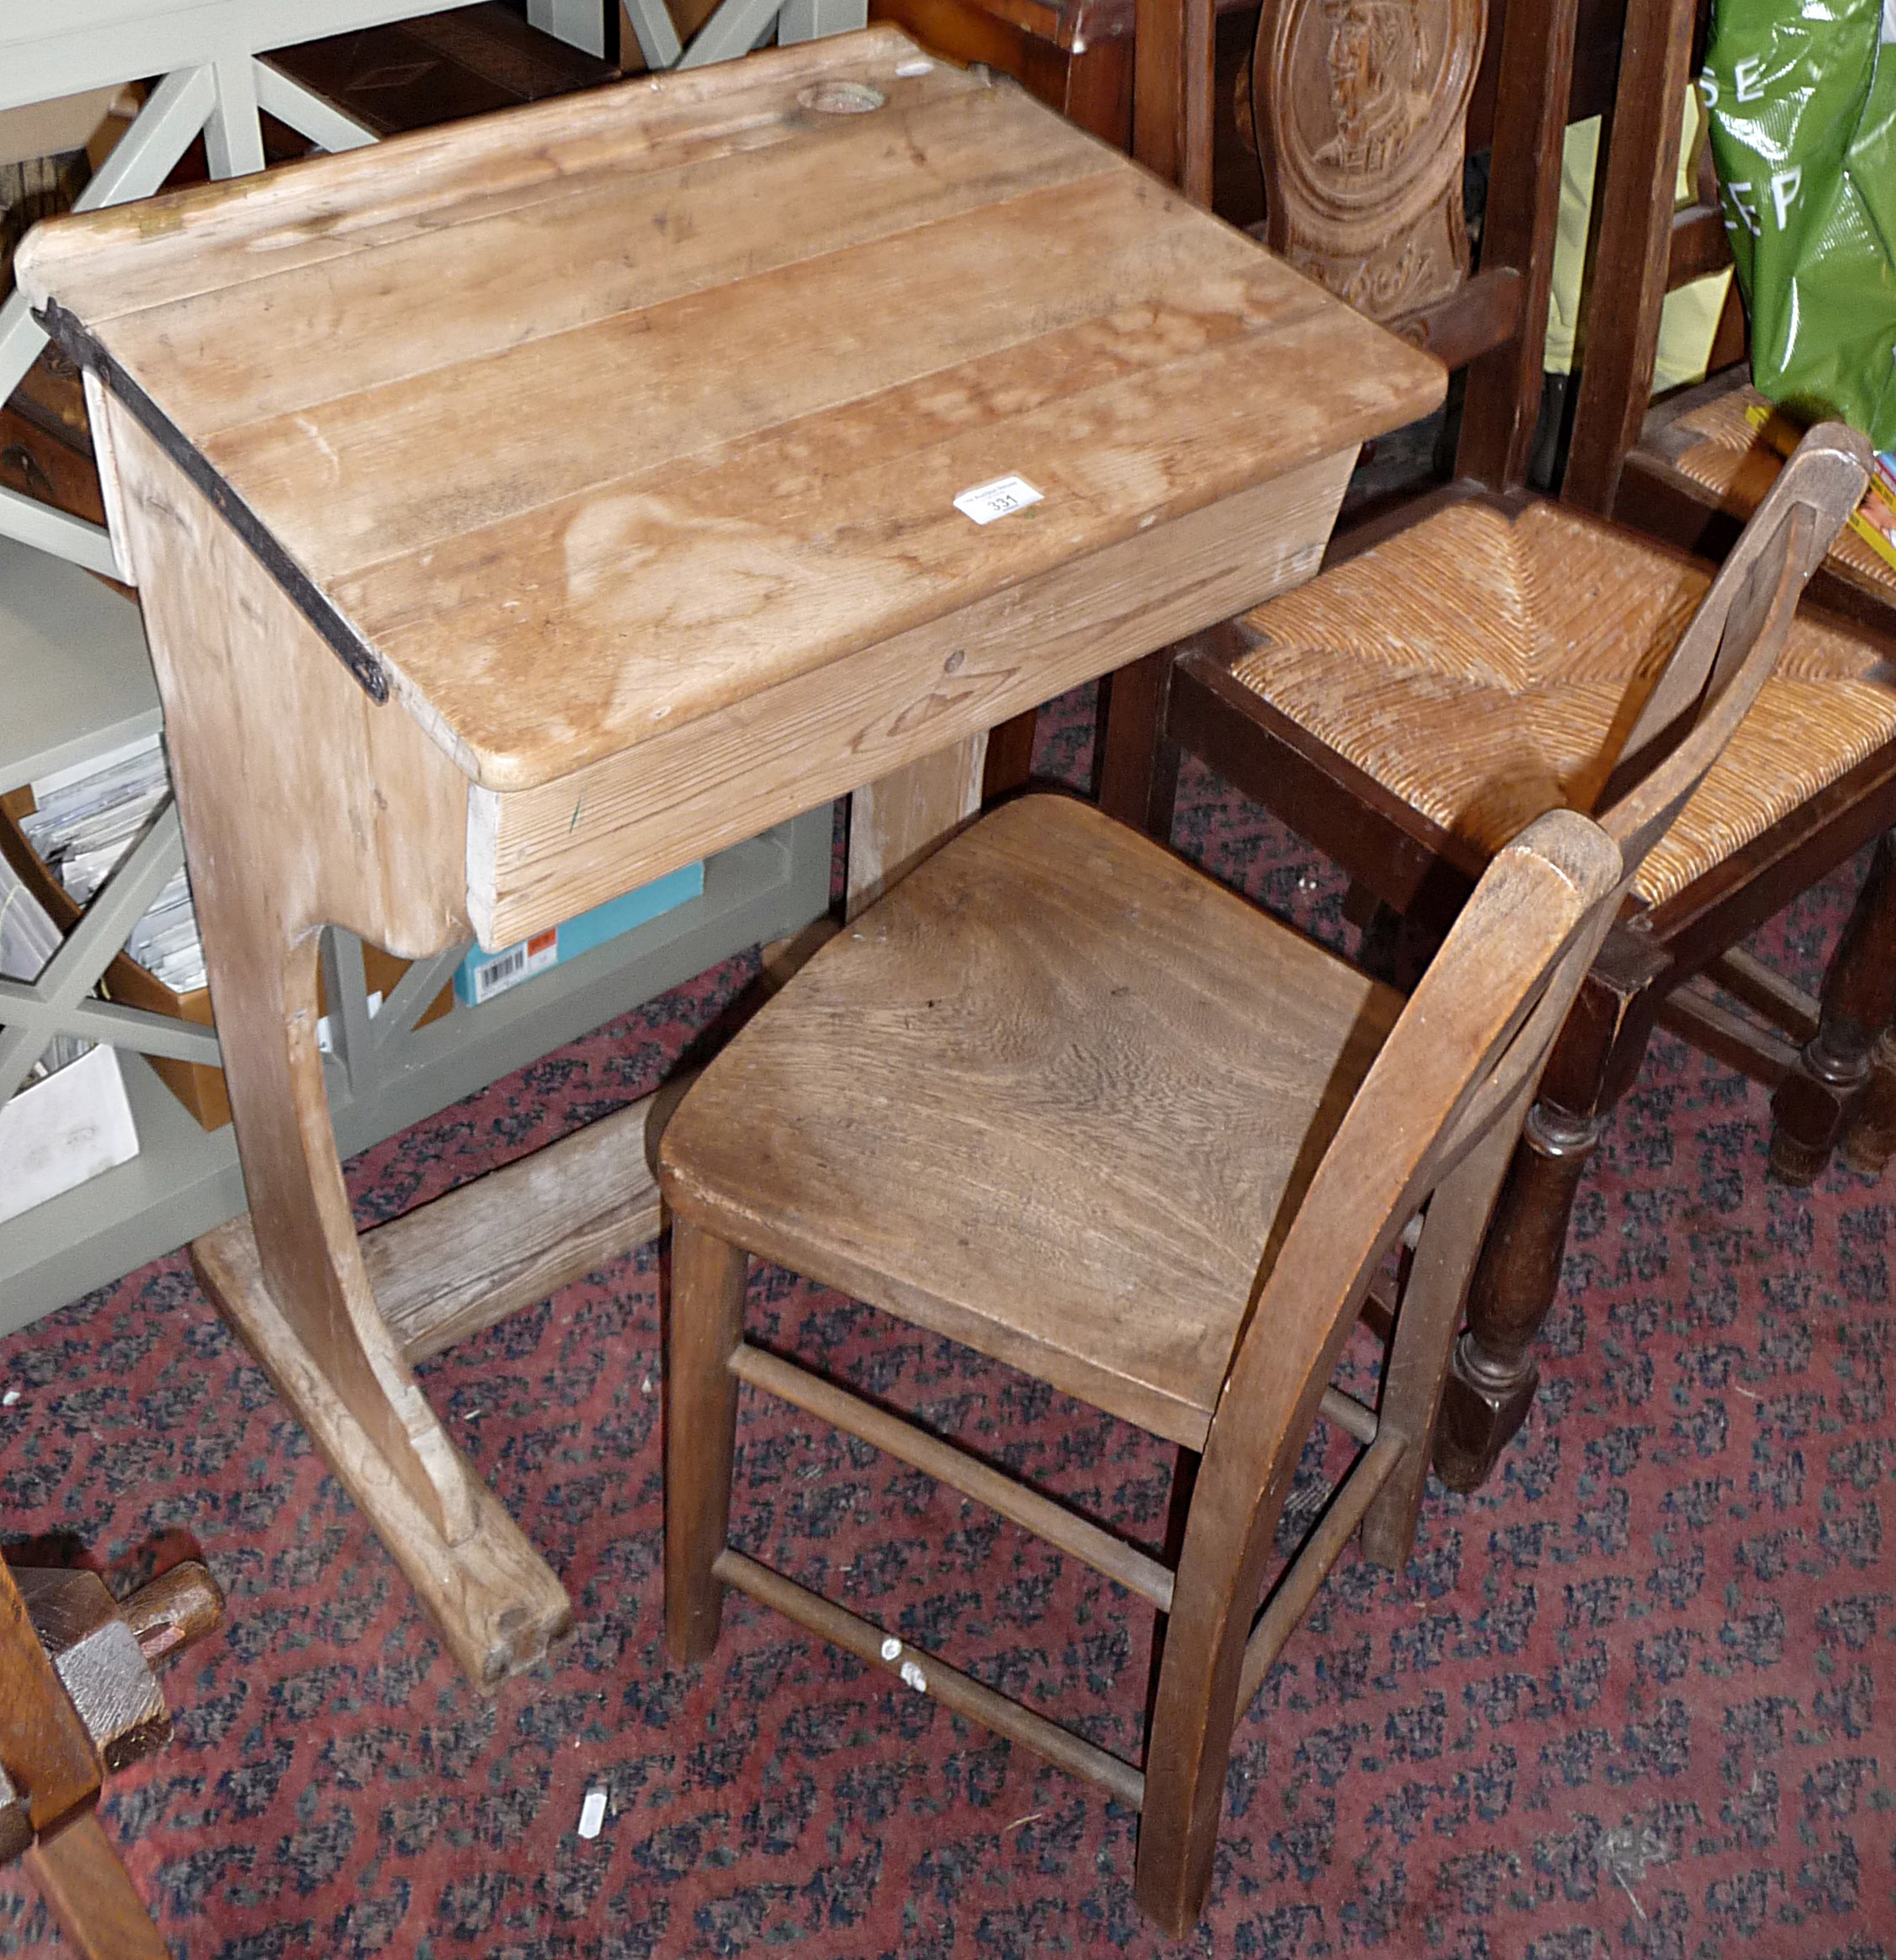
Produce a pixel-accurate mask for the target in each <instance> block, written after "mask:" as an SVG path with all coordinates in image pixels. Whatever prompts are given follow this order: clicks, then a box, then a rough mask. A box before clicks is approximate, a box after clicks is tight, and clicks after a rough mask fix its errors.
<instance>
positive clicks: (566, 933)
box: [454, 863, 704, 1007]
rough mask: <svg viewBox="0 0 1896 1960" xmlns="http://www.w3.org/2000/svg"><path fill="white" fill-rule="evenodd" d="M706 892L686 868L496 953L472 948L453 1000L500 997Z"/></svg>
mask: <svg viewBox="0 0 1896 1960" xmlns="http://www.w3.org/2000/svg"><path fill="white" fill-rule="evenodd" d="M703 892H704V865H703V864H702V863H697V864H687V865H685V866H684V867H683V868H682V869H680V870H677V871H672V872H668V873H667V874H666V875H665V876H664V877H663V878H655V879H653V880H652V881H651V884H641V885H640V887H639V889H638V890H636V891H629V892H626V893H624V895H622V896H620V897H619V898H610V899H608V900H606V902H605V903H604V904H603V906H593V908H592V911H589V912H582V913H581V914H580V915H579V916H578V917H577V918H576V919H568V920H566V922H565V923H564V924H561V925H558V926H549V927H547V928H546V930H545V931H544V932H535V933H534V936H533V937H532V938H530V939H521V940H518V941H517V942H516V943H514V944H513V945H512V946H503V947H502V948H501V949H500V951H499V952H498V953H483V952H482V951H481V948H479V947H478V946H476V947H475V948H472V949H471V950H470V952H469V953H468V956H467V958H466V959H464V960H463V961H462V962H461V964H459V966H458V967H457V968H455V969H454V998H455V999H456V1000H457V1001H460V1002H461V1004H462V1005H463V1006H464V1007H479V1006H480V1005H481V1002H482V1001H491V1000H492V999H493V997H494V996H495V995H497V994H504V993H505V992H506V991H507V989H508V988H509V987H517V986H518V985H519V984H520V983H521V981H522V980H531V979H532V978H533V976H534V975H535V974H536V973H544V972H545V971H546V970H547V969H549V968H550V967H555V966H557V965H558V964H560V961H561V960H562V959H578V958H579V956H580V954H581V953H590V952H591V951H592V948H594V947H595V946H603V945H604V944H605V943H606V942H607V940H608V939H616V938H618V937H619V934H620V933H621V932H630V931H631V930H632V928H633V927H635V926H642V925H644V924H645V922H646V921H647V920H648V919H656V917H658V916H659V915H660V913H661V912H669V911H672V910H674V909H675V908H676V907H677V906H682V905H684V904H685V903H687V902H688V900H692V899H694V898H698V897H699V896H700V895H702V894H703Z"/></svg>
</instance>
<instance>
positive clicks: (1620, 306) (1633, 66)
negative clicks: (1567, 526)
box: [1560, 0, 1731, 517]
mask: <svg viewBox="0 0 1896 1960" xmlns="http://www.w3.org/2000/svg"><path fill="white" fill-rule="evenodd" d="M1704 10H1705V0H1628V5H1627V10H1626V32H1625V35H1624V36H1623V38H1622V41H1621V56H1620V64H1619V78H1618V83H1617V88H1616V90H1615V93H1614V97H1613V109H1612V116H1611V118H1610V122H1609V129H1608V133H1607V139H1606V141H1605V143H1604V145H1603V146H1602V165H1603V167H1601V169H1600V170H1599V172H1598V174H1597V176H1596V180H1595V183H1594V197H1593V210H1592V224H1591V236H1590V239H1589V252H1588V258H1587V266H1586V277H1585V289H1584V291H1583V294H1582V306H1583V309H1584V316H1585V317H1584V326H1583V332H1584V333H1585V359H1584V360H1583V361H1582V363H1581V365H1580V395H1579V399H1578V401H1577V402H1576V404H1575V410H1574V427H1573V436H1572V439H1571V441H1570V443H1569V448H1568V453H1567V469H1566V474H1565V475H1564V477H1563V478H1562V479H1561V485H1560V494H1561V498H1562V501H1563V502H1567V503H1571V504H1574V505H1575V506H1576V507H1579V508H1580V509H1581V510H1589V511H1592V512H1594V513H1596V514H1597V515H1599V516H1601V517H1607V516H1609V515H1611V514H1612V508H1613V504H1614V502H1615V499H1616V498H1617V496H1618V494H1619V481H1620V473H1621V470H1622V467H1623V465H1624V464H1625V461H1626V459H1627V456H1628V454H1629V453H1630V451H1631V450H1632V449H1633V445H1634V444H1636V443H1637V442H1638V439H1639V433H1640V429H1641V428H1642V426H1643V425H1644V422H1645V418H1646V411H1647V409H1648V408H1649V406H1650V405H1651V401H1652V392H1653V372H1654V366H1655V364H1656V360H1657V356H1658V353H1659V329H1660V313H1661V311H1662V310H1663V308H1664V306H1665V295H1667V293H1669V292H1670V291H1672V290H1674V289H1676V288H1677V287H1679V286H1681V285H1684V284H1687V283H1688V282H1690V281H1691V280H1692V279H1702V278H1703V277H1704V276H1705V275H1706V274H1707V273H1713V272H1717V271H1718V270H1720V269H1721V268H1723V267H1724V266H1727V265H1729V264H1730V263H1731V252H1730V251H1729V248H1728V247H1727V245H1726V242H1725V229H1724V214H1723V211H1722V210H1720V209H1719V206H1718V188H1717V183H1718V180H1717V178H1716V175H1715V174H1714V173H1712V172H1711V170H1710V167H1709V160H1708V157H1703V156H1702V157H1701V159H1700V168H1699V171H1698V183H1697V196H1696V199H1695V201H1694V202H1693V203H1692V204H1690V205H1688V206H1686V208H1685V209H1684V210H1679V209H1676V200H1675V196H1674V189H1675V186H1676V183H1677V182H1678V174H1679V142H1680V113H1679V112H1680V106H1681V102H1682V100H1683V98H1684V95H1685V91H1686V85H1687V82H1688V80H1689V78H1690V76H1691V73H1692V45H1693V41H1694V39H1695V30H1696V29H1697V25H1698V24H1699V21H1700V19H1701V16H1702V13H1704ZM1601 297H1604V299H1605V300H1606V302H1607V303H1605V304H1603V305H1596V304H1595V302H1596V300H1599V299H1601ZM1714 358H1715V359H1716V353H1715V355H1714Z"/></svg>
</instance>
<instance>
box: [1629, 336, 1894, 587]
mask: <svg viewBox="0 0 1896 1960" xmlns="http://www.w3.org/2000/svg"><path fill="white" fill-rule="evenodd" d="M1770 406H1771V404H1770V403H1769V402H1768V401H1766V400H1765V398H1764V396H1761V394H1759V392H1758V391H1757V390H1756V389H1755V388H1754V387H1752V386H1751V385H1750V384H1749V383H1748V382H1747V381H1746V380H1745V369H1743V368H1734V369H1730V370H1729V372H1727V373H1725V374H1718V375H1714V376H1713V379H1712V380H1709V381H1706V382H1702V384H1701V385H1699V386H1698V387H1697V388H1693V389H1691V390H1687V391H1686V393H1684V394H1682V395H1677V396H1672V397H1670V399H1669V400H1667V401H1662V402H1660V403H1659V404H1658V405H1657V406H1655V407H1654V409H1653V410H1652V411H1651V412H1650V413H1649V415H1648V416H1647V417H1646V422H1645V427H1644V429H1643V430H1642V431H1641V433H1640V437H1639V441H1638V444H1637V445H1636V446H1635V447H1634V449H1633V452H1632V454H1630V455H1629V456H1628V458H1627V467H1628V469H1630V470H1637V471H1643V472H1644V473H1646V474H1648V475H1655V476H1659V477H1662V478H1670V479H1671V480H1672V481H1675V482H1677V481H1680V480H1681V479H1682V480H1683V481H1684V482H1685V483H1686V484H1690V485H1692V486H1696V488H1697V490H1698V491H1700V492H1701V493H1702V497H1706V499H1707V501H1709V502H1713V503H1715V504H1716V505H1717V506H1718V508H1719V509H1720V510H1722V511H1723V512H1724V513H1727V514H1728V515H1729V516H1730V517H1732V518H1735V519H1736V520H1737V521H1738V522H1739V523H1743V522H1744V520H1745V518H1748V517H1750V514H1751V513H1752V512H1753V511H1755V509H1756V508H1757V507H1758V506H1759V505H1760V504H1761V503H1762V502H1763V501H1764V496H1765V492H1766V491H1767V490H1769V489H1770V488H1771V485H1772V484H1773V483H1775V482H1776V481H1777V472H1778V471H1779V470H1782V468H1783V466H1784V459H1783V458H1782V456H1781V455H1780V454H1778V453H1777V450H1776V449H1773V448H1772V447H1771V444H1769V443H1767V442H1766V441H1765V440H1764V439H1763V438H1762V437H1761V435H1760V433H1759V432H1758V429H1757V428H1756V427H1755V425H1754V424H1753V422H1751V420H1750V414H1751V412H1752V410H1754V409H1766V410H1768V409H1769V407H1770ZM1824 563H1825V566H1826V567H1827V568H1828V569H1829V570H1830V571H1833V572H1835V573H1836V574H1837V575H1838V576H1840V577H1844V578H1846V579H1848V580H1850V581H1851V582H1853V583H1855V584H1857V585H1860V586H1867V587H1870V588H1872V590H1874V591H1876V592H1878V593H1880V595H1881V596H1882V598H1883V600H1884V602H1885V603H1891V604H1896V566H1893V565H1891V564H1890V562H1889V561H1888V559H1886V558H1883V557H1882V556H1881V555H1878V554H1877V552H1876V551H1874V550H1872V549H1871V548H1870V546H1869V545H1868V544H1867V543H1866V542H1865V541H1864V539H1862V538H1861V537H1860V536H1858V534H1856V532H1855V531H1853V530H1851V529H1848V528H1847V527H1846V529H1843V530H1841V531H1840V532H1838V534H1837V540H1836V543H1835V544H1833V545H1832V546H1831V547H1830V551H1829V554H1828V555H1827V556H1826V558H1825V560H1824Z"/></svg>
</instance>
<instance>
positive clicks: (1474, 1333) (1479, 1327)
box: [1434, 932, 1663, 1490]
mask: <svg viewBox="0 0 1896 1960" xmlns="http://www.w3.org/2000/svg"><path fill="white" fill-rule="evenodd" d="M1662 970H1663V961H1661V960H1660V959H1657V958H1655V957H1652V956H1649V955H1647V954H1646V953H1645V952H1644V948H1642V947H1640V946H1639V945H1638V943H1637V942H1636V941H1634V940H1633V938H1632V936H1631V935H1628V934H1623V933H1620V932H1615V933H1614V934H1613V935H1612V936H1611V937H1610V938H1609V939H1608V941H1607V945H1606V946H1604V947H1603V948H1601V953H1600V957H1599V959H1598V960H1597V961H1596V964H1595V966H1594V969H1593V970H1592V971H1591V973H1590V974H1589V975H1587V977H1586V979H1585V981H1584V982H1583V983H1582V985H1581V987H1580V996H1579V998H1578V999H1577V1000H1576V1001H1575V1003H1574V1008H1573V1012H1572V1013H1571V1015H1570V1016H1569V1018H1568V1022H1567V1025H1566V1027H1565V1028H1564V1029H1563V1030H1562V1032H1561V1033H1560V1036H1559V1039H1558V1040H1557V1041H1556V1042H1555V1044H1554V1047H1553V1056H1552V1058H1551V1060H1549V1062H1548V1068H1547V1073H1546V1076H1545V1077H1544V1078H1543V1081H1542V1083H1541V1086H1540V1094H1539V1098H1538V1101H1537V1102H1535V1103H1534V1106H1533V1107H1532V1109H1530V1110H1529V1111H1528V1113H1527V1123H1526V1124H1525V1125H1524V1126H1523V1128H1522V1134H1521V1140H1520V1142H1519V1143H1518V1144H1516V1145H1515V1148H1514V1155H1513V1160H1512V1161H1511V1163H1510V1164H1509V1166H1508V1171H1507V1176H1506V1178H1505V1179H1504V1180H1503V1181H1502V1184H1501V1189H1500V1197H1499V1198H1497V1199H1496V1200H1495V1214H1494V1218H1493V1219H1492V1220H1491V1222H1490V1225H1489V1228H1488V1233H1487V1236H1486V1238H1485V1239H1484V1240H1483V1242H1482V1247H1481V1253H1480V1256H1479V1258H1478V1259H1477V1261H1476V1262H1475V1267H1474V1277H1473V1278H1472V1280H1471V1281H1470V1282H1469V1284H1468V1326H1467V1329H1466V1331H1464V1332H1463V1336H1462V1337H1461V1340H1460V1341H1458V1343H1457V1344H1456V1347H1455V1353H1454V1360H1453V1366H1452V1368H1451V1371H1450V1373H1449V1377H1448V1382H1447V1388H1446V1389H1445V1391H1444V1393H1443V1395H1442V1414H1441V1417H1440V1420H1439V1421H1438V1422H1437V1426H1436V1432H1435V1453H1434V1454H1435V1471H1436V1474H1437V1476H1438V1477H1440V1478H1441V1479H1442V1482H1443V1483H1445V1484H1446V1485H1447V1486H1448V1487H1449V1489H1450V1490H1474V1489H1475V1488H1477V1486H1479V1485H1481V1484H1482V1483H1484V1482H1485V1481H1486V1479H1487V1477H1488V1474H1489V1473H1490V1471H1491V1470H1492V1469H1494V1467H1495V1459H1496V1458H1498V1457H1499V1456H1500V1453H1501V1451H1502V1450H1503V1449H1504V1448H1505V1447H1506V1445H1507V1444H1508V1442H1510V1441H1511V1438H1512V1437H1513V1436H1514V1434H1515V1431H1516V1430H1518V1429H1519V1428H1520V1426H1521V1425H1522V1423H1523V1422H1524V1421H1526V1420H1527V1411H1528V1410H1529V1409H1531V1408H1532V1406H1533V1401H1534V1391H1535V1389H1537V1388H1538V1386H1539V1383H1540V1370H1539V1368H1538V1366H1537V1364H1536V1362H1535V1360H1534V1344H1535V1342H1536V1341H1538V1339H1539V1338H1540V1331H1541V1329H1542V1327H1543V1325H1545V1323H1546V1320H1547V1316H1548V1313H1549V1312H1550V1311H1551V1310H1552V1308H1553V1299H1554V1295H1555V1293H1558V1291H1559V1286H1560V1270H1561V1267H1562V1264H1563V1262H1564V1259H1565V1256H1566V1250H1567V1229H1568V1226H1569V1224H1571V1222H1572V1219H1573V1214H1574V1201H1575V1198H1576V1197H1577V1196H1578V1195H1579V1192H1580V1179H1581V1177H1583V1176H1584V1175H1585V1170H1586V1166H1587V1161H1588V1160H1589V1159H1590V1158H1591V1156H1592V1155H1593V1152H1594V1150H1595V1149H1596V1147H1597V1145H1598V1144H1599V1141H1600V1131H1601V1125H1602V1123H1603V1122H1604V1120H1605V1118H1606V1117H1607V1113H1609V1112H1610V1111H1611V1109H1612V1106H1613V1104H1614V1102H1617V1100H1618V1098H1619V1096H1620V1094H1621V1093H1622V1091H1623V1090H1624V1088H1625V1087H1626V1086H1627V1085H1628V1083H1629V1082H1630V1081H1631V1080H1632V1078H1633V1074H1634V1073H1635V1072H1636V1071H1637V1069H1638V1062H1639V1058H1640V1057H1641V1056H1642V1055H1643V1054H1644V1053H1645V1047H1646V1041H1647V1038H1648V1036H1649V1034H1650V1033H1651V1031H1652V1026H1653V1021H1654V1015H1655V1014H1656V1012H1657V1009H1658V1006H1659V994H1658V990H1657V988H1656V986H1655V985H1654V981H1655V980H1656V979H1657V977H1658V975H1659V973H1660V971H1662Z"/></svg>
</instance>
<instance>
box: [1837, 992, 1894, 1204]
mask: <svg viewBox="0 0 1896 1960" xmlns="http://www.w3.org/2000/svg"><path fill="white" fill-rule="evenodd" d="M1843 1155H1844V1161H1845V1162H1846V1164H1848V1165H1849V1166H1850V1167H1851V1170H1852V1171H1861V1172H1862V1173H1863V1175H1864V1176H1865V1177H1882V1175H1883V1170H1884V1167H1885V1166H1887V1165H1888V1162H1889V1160H1890V1158H1891V1157H1892V1156H1896V1031H1893V1030H1892V1029H1890V1028H1884V1029H1883V1033H1881V1034H1879V1035H1878V1036H1877V1038H1876V1044H1875V1046H1874V1047H1872V1049H1871V1050H1870V1081H1869V1086H1868V1087H1867V1088H1866V1089H1865V1090H1864V1092H1863V1097H1862V1100H1861V1102H1859V1103H1858V1104H1857V1105H1856V1112H1855V1113H1854V1114H1853V1115H1852V1116H1851V1119H1850V1128H1849V1129H1846V1131H1845V1132H1844V1134H1843Z"/></svg>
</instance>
